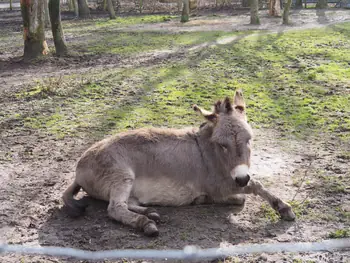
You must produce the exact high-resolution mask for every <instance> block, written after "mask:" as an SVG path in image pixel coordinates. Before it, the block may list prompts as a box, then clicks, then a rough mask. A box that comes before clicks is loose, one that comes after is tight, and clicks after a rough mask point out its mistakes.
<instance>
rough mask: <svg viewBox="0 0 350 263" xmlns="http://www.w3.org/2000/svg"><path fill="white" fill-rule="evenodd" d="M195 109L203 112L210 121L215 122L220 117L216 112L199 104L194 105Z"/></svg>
mask: <svg viewBox="0 0 350 263" xmlns="http://www.w3.org/2000/svg"><path fill="white" fill-rule="evenodd" d="M193 109H194V111H197V112H199V113H200V114H202V115H203V116H204V118H206V119H207V120H208V121H210V122H215V121H216V120H217V118H218V115H217V114H216V113H213V112H210V111H207V110H205V109H202V108H199V107H198V106H197V105H193Z"/></svg>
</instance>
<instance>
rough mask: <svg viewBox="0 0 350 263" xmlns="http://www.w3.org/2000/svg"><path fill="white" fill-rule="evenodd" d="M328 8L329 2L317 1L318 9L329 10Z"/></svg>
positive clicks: (324, 0)
mask: <svg viewBox="0 0 350 263" xmlns="http://www.w3.org/2000/svg"><path fill="white" fill-rule="evenodd" d="M327 6H328V2H327V0H318V1H317V4H316V8H320V9H323V8H327Z"/></svg>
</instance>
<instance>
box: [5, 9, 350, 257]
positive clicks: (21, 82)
mask: <svg viewBox="0 0 350 263" xmlns="http://www.w3.org/2000/svg"><path fill="white" fill-rule="evenodd" d="M317 13H318V12H315V10H312V11H305V10H303V11H300V12H294V13H293V15H292V20H293V21H295V24H294V25H293V26H290V27H285V26H280V25H278V23H277V19H276V20H275V19H268V18H267V17H264V16H263V18H262V21H261V22H262V26H259V27H258V28H255V27H252V26H248V25H246V23H247V22H248V20H249V18H248V15H247V13H246V12H241V13H240V14H239V15H237V16H234V17H232V16H228V15H227V14H226V17H225V18H224V19H218V20H217V21H214V23H213V20H210V23H208V24H205V23H204V24H203V23H202V22H203V21H205V20H206V19H207V18H206V17H201V16H198V17H195V18H193V19H192V21H191V22H190V23H188V24H186V26H181V25H180V24H179V23H178V22H174V21H171V22H168V23H161V24H149V25H137V26H130V27H128V28H127V30H172V31H177V30H179V31H180V30H198V31H203V30H204V31H205V30H214V29H215V30H232V29H236V30H247V29H264V30H267V31H268V32H276V31H278V32H279V31H283V30H291V29H300V28H312V27H319V26H324V25H328V24H330V23H334V22H339V21H340V20H342V21H345V20H348V19H349V18H350V13H349V11H337V12H335V11H326V13H328V15H323V17H324V18H322V19H320V16H319V15H318V14H317ZM2 14H4V16H2V17H1V19H0V25H1V24H3V25H5V24H8V23H7V22H6V19H7V18H8V17H10V16H13V17H17V18H18V13H17V15H15V12H6V13H2ZM311 14H312V15H311ZM221 16H225V14H221ZM8 21H9V18H8ZM17 21H18V19H17ZM278 21H280V20H278ZM11 26H12V27H14V28H16V27H18V26H19V25H18V24H17V25H16V23H15V24H14V25H13V24H11ZM122 30H123V29H122ZM125 30H126V28H125ZM268 32H267V33H268ZM21 52H22V47H19V48H16V49H15V50H13V49H11V53H8V52H7V51H6V49H3V50H2V51H1V53H0V101H1V104H2V106H1V107H2V109H4V110H5V111H6V110H9V109H11V110H12V111H13V112H14V113H15V112H16V107H20V105H13V103H16V100H15V99H14V96H13V94H14V93H15V92H17V91H18V90H21V89H23V88H24V87H26V85H28V83H31V82H33V80H34V78H35V79H41V78H46V77H49V76H60V75H63V74H64V73H65V72H69V73H70V74H71V73H74V72H76V73H77V72H89V71H92V70H96V69H102V66H103V67H106V64H107V66H110V67H122V66H123V67H135V66H136V65H142V64H144V63H152V64H156V63H162V62H164V61H167V62H169V61H172V60H176V59H181V56H186V52H187V50H172V51H169V52H168V53H145V54H144V55H142V56H137V57H128V58H123V59H122V60H120V59H118V58H110V57H109V58H106V57H98V58H97V57H70V58H66V59H57V58H52V59H47V60H45V61H43V62H40V64H39V63H38V64H34V65H29V64H24V63H22V62H18V58H16V57H18V56H20V54H21ZM1 125H2V126H1V128H0V132H1V137H0V139H1V143H0V154H1V155H0V242H7V243H11V244H25V245H30V246H62V247H74V248H80V249H87V250H94V251H96V250H108V249H121V248H154V249H166V248H168V249H180V248H183V247H184V246H186V245H197V246H199V247H201V248H209V247H219V246H225V245H227V243H229V244H243V243H263V242H270V243H276V242H287V241H316V240H320V239H326V238H328V235H329V233H330V232H331V231H333V230H336V229H343V228H348V227H349V226H350V222H349V221H348V220H347V221H346V220H345V221H344V220H333V219H330V220H327V218H326V219H325V218H321V216H320V215H323V216H324V215H326V216H327V215H328V214H329V215H330V216H333V218H334V217H337V216H338V215H337V214H332V213H334V211H335V210H334V209H333V208H335V207H340V208H341V209H343V211H345V212H346V211H347V212H349V207H350V195H349V191H350V189H349V184H348V185H347V186H346V187H347V188H346V189H345V190H344V191H340V192H332V193H331V194H330V192H329V191H328V190H329V189H328V186H327V185H326V184H324V182H323V181H320V180H319V179H318V177H317V176H316V175H317V173H318V172H319V171H323V173H324V174H326V175H327V176H334V177H339V176H342V177H349V159H347V157H346V156H344V155H343V153H344V152H348V151H349V148H350V147H349V145H345V144H344V143H342V142H341V141H340V140H339V139H338V138H337V136H333V137H332V136H325V137H323V138H314V137H312V136H311V135H310V138H309V139H308V140H303V141H300V140H297V139H295V138H292V137H290V138H286V137H285V136H282V135H281V134H280V133H279V132H278V130H264V129H259V130H255V143H254V149H255V151H253V158H252V175H253V177H255V178H258V179H259V180H260V181H261V182H263V183H264V185H265V186H266V187H267V188H268V189H269V190H271V191H272V192H273V193H274V194H276V195H277V196H279V197H281V198H282V199H284V200H288V201H290V200H293V199H294V201H299V202H301V203H303V204H304V208H303V209H304V210H303V212H302V213H301V215H300V216H299V217H298V219H297V220H296V221H295V222H285V221H280V220H277V221H274V220H272V219H269V218H268V213H266V211H265V212H264V209H262V204H263V203H264V201H262V200H261V198H259V197H256V196H249V197H248V201H247V203H246V206H245V208H244V210H243V211H241V212H240V213H238V214H235V213H234V211H232V208H230V207H220V206H191V207H181V208H170V207H169V208H168V207H166V208H158V211H159V212H160V214H161V216H162V221H161V223H160V226H159V230H160V235H159V237H157V238H147V237H144V235H143V234H142V233H140V232H138V231H136V230H133V229H130V228H129V227H127V226H124V225H122V224H119V223H116V222H114V221H112V220H111V219H109V218H108V216H107V212H106V207H107V204H106V203H104V202H100V201H97V200H93V199H90V198H88V197H84V198H87V199H88V202H89V207H88V209H87V211H86V213H85V215H84V216H83V217H81V218H76V219H72V218H70V217H68V216H67V215H66V213H65V212H64V210H63V209H62V201H61V194H62V192H63V191H64V190H65V189H66V187H67V186H68V185H69V184H70V183H71V182H72V180H73V178H74V168H75V164H76V161H77V159H78V158H79V157H80V155H81V154H82V152H83V151H84V150H85V149H86V148H88V147H89V146H90V145H91V143H93V140H92V139H91V140H83V139H80V138H71V137H67V138H65V139H63V140H57V139H56V138H55V137H53V136H47V135H43V134H41V133H40V131H37V130H33V129H31V128H28V127H18V126H19V125H21V124H19V123H15V122H13V123H11V122H8V123H2V124H1ZM9 152H10V153H11V158H10V157H9V156H7V155H6V153H9ZM310 163H311V164H310ZM296 181H297V182H303V184H302V185H301V187H299V184H298V183H296ZM307 181H308V182H307ZM347 182H348V183H349V180H348V181H347ZM305 200H307V202H305ZM347 218H348V217H347ZM299 259H300V260H302V261H296V260H299ZM349 259H350V252H322V253H321V252H320V253H301V254H292V253H277V254H274V255H271V254H263V255H250V256H248V255H247V256H241V257H239V259H236V260H241V261H238V262H306V261H307V260H313V261H314V262H350V261H349ZM234 260H235V259H232V261H228V262H237V261H234ZM0 261H1V262H4V263H5V262H8V263H14V262H82V261H77V260H73V259H64V258H63V259H62V258H52V257H43V256H21V255H8V254H7V255H3V256H1V257H0ZM313 261H310V262H313ZM140 262H141V261H140ZM142 262H145V261H142ZM167 262H169V261H167ZM202 262H203V261H202Z"/></svg>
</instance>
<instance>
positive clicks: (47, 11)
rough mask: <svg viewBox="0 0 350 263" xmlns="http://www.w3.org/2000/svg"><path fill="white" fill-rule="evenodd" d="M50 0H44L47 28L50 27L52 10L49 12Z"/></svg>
mask: <svg viewBox="0 0 350 263" xmlns="http://www.w3.org/2000/svg"><path fill="white" fill-rule="evenodd" d="M48 1H49V0H44V8H45V28H50V26H51V24H50V12H49V3H48Z"/></svg>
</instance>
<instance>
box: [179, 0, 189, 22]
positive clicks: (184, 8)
mask: <svg viewBox="0 0 350 263" xmlns="http://www.w3.org/2000/svg"><path fill="white" fill-rule="evenodd" d="M189 18H190V2H189V0H183V1H182V14H181V22H182V23H185V22H188V20H189Z"/></svg>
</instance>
